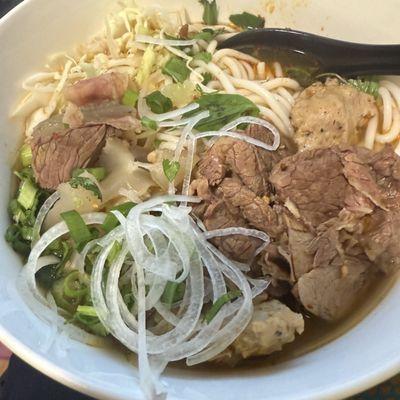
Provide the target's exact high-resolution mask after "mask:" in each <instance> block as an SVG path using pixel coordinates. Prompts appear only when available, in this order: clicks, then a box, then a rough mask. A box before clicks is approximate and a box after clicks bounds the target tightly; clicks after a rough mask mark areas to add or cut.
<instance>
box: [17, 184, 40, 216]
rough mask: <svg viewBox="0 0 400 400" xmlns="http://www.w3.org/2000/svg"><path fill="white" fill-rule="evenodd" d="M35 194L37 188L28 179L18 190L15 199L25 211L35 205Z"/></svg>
mask: <svg viewBox="0 0 400 400" xmlns="http://www.w3.org/2000/svg"><path fill="white" fill-rule="evenodd" d="M37 192H38V187H37V186H36V185H35V184H34V183H33V182H32V181H31V180H30V179H25V180H24V181H23V183H22V185H21V187H20V190H19V194H18V198H17V200H18V203H19V204H21V206H22V207H24V208H25V210H29V209H30V208H32V207H33V205H34V204H35V200H36V194H37Z"/></svg>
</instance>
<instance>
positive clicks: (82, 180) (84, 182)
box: [69, 176, 102, 200]
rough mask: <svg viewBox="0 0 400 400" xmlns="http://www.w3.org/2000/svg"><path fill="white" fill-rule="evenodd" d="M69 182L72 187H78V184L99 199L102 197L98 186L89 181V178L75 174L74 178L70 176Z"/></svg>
mask: <svg viewBox="0 0 400 400" xmlns="http://www.w3.org/2000/svg"><path fill="white" fill-rule="evenodd" d="M69 184H70V186H71V187H73V188H74V189H76V188H78V187H79V186H81V187H83V188H84V189H86V190H89V191H91V192H93V193H94V195H95V196H97V197H98V198H99V199H100V200H101V199H102V195H101V191H100V189H99V187H98V186H97V185H96V184H95V183H94V182H93V181H91V180H90V179H89V178H86V177H83V176H77V177H76V178H72V179H71V180H70V181H69Z"/></svg>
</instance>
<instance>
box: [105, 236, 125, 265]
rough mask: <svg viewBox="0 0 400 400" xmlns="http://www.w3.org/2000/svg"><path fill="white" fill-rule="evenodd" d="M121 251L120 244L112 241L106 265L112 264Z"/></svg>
mask: <svg viewBox="0 0 400 400" xmlns="http://www.w3.org/2000/svg"><path fill="white" fill-rule="evenodd" d="M121 249H122V246H121V243H120V242H118V240H114V243H113V245H112V247H111V250H110V252H109V253H108V256H107V262H108V264H112V263H113V262H114V260H115V259H116V258H117V256H118V254H119V253H120V251H121Z"/></svg>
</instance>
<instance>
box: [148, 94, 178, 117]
mask: <svg viewBox="0 0 400 400" xmlns="http://www.w3.org/2000/svg"><path fill="white" fill-rule="evenodd" d="M145 99H146V103H147V105H148V106H149V107H150V109H151V111H153V113H156V114H162V113H166V112H168V111H171V110H172V101H171V99H170V98H168V97H166V96H164V95H163V94H162V93H161V92H160V91H159V90H156V91H155V92H153V93H150V94H149V95H148V96H146V97H145Z"/></svg>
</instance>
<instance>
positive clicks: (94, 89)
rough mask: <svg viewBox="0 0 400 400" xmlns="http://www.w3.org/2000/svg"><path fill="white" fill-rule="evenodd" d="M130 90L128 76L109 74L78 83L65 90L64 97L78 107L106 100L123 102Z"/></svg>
mask: <svg viewBox="0 0 400 400" xmlns="http://www.w3.org/2000/svg"><path fill="white" fill-rule="evenodd" d="M127 88H128V75H126V74H121V73H118V72H109V73H107V74H103V75H100V76H97V77H95V78H89V79H84V80H81V81H78V82H77V83H75V84H74V85H72V86H68V87H67V88H66V89H65V90H64V97H65V99H66V100H68V101H71V102H72V103H74V104H76V105H77V106H84V105H86V104H89V103H101V102H103V101H105V100H118V101H119V100H121V98H122V95H123V94H124V92H125V91H126V90H127Z"/></svg>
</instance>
